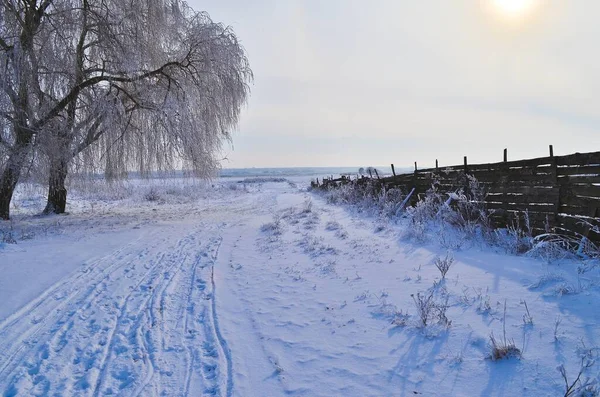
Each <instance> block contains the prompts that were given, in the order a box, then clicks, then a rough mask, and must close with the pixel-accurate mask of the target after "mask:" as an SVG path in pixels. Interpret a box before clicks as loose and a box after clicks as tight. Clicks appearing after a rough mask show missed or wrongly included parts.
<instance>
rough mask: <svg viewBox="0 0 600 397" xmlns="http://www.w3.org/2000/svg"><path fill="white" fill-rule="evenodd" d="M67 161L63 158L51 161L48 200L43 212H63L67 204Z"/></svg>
mask: <svg viewBox="0 0 600 397" xmlns="http://www.w3.org/2000/svg"><path fill="white" fill-rule="evenodd" d="M68 168H69V165H68V162H67V161H66V160H64V159H59V160H55V161H52V164H51V165H50V177H49V181H48V201H47V203H46V208H45V209H44V214H64V213H65V208H66V206H67V189H66V188H65V179H67V172H68Z"/></svg>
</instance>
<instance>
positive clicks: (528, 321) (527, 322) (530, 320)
mask: <svg viewBox="0 0 600 397" xmlns="http://www.w3.org/2000/svg"><path fill="white" fill-rule="evenodd" d="M522 303H523V304H524V305H525V314H523V324H524V325H533V317H531V313H529V307H527V302H526V301H523V302H522Z"/></svg>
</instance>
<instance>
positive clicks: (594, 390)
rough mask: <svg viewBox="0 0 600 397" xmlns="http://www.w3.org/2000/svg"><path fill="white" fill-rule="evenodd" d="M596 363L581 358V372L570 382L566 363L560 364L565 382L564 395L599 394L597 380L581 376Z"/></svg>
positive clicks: (559, 370)
mask: <svg viewBox="0 0 600 397" xmlns="http://www.w3.org/2000/svg"><path fill="white" fill-rule="evenodd" d="M594 364H595V361H594V360H586V359H585V358H582V359H581V366H580V368H579V373H578V374H577V377H576V378H575V380H574V381H573V382H569V378H568V376H567V370H566V369H565V366H564V365H562V364H561V365H559V366H558V368H557V369H558V372H560V375H561V376H562V378H563V381H564V382H565V394H564V397H570V396H590V397H592V396H598V395H600V390H599V389H598V385H597V382H596V381H595V380H592V379H589V378H588V379H585V380H582V379H581V376H582V375H583V374H584V373H585V372H586V370H587V369H588V368H590V367H592V366H593V365H594Z"/></svg>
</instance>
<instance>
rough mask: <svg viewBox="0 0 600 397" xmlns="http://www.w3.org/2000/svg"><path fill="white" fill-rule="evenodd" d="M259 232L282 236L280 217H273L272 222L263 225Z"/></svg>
mask: <svg viewBox="0 0 600 397" xmlns="http://www.w3.org/2000/svg"><path fill="white" fill-rule="evenodd" d="M260 231H261V232H263V233H270V234H272V235H274V236H279V235H281V234H283V225H282V223H281V217H280V216H279V215H273V222H269V223H265V224H263V225H262V226H261V227H260Z"/></svg>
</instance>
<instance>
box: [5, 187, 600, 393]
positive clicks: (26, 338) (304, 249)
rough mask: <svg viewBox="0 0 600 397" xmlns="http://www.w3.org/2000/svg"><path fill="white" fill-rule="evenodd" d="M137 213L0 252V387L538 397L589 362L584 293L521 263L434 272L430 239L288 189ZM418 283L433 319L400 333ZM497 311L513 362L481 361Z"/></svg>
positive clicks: (112, 214)
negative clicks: (441, 311) (432, 294)
mask: <svg viewBox="0 0 600 397" xmlns="http://www.w3.org/2000/svg"><path fill="white" fill-rule="evenodd" d="M144 206H146V207H144ZM140 207H144V208H136V207H135V206H134V207H131V206H130V207H127V208H125V209H119V208H116V207H115V208H111V209H110V210H107V211H106V213H104V215H103V216H101V217H99V216H98V214H97V213H96V214H94V216H92V215H90V214H87V213H86V212H85V211H81V212H77V213H74V214H72V215H70V216H68V217H65V218H64V219H66V220H67V221H68V222H69V224H68V225H67V224H66V225H64V226H63V231H62V232H61V234H60V235H57V236H54V235H50V236H46V237H39V238H36V239H33V240H31V241H23V242H20V243H19V244H17V245H16V246H18V249H17V248H13V247H12V246H5V247H4V248H3V249H2V248H0V270H1V271H2V275H0V287H1V288H2V289H3V290H0V297H4V298H6V299H5V301H6V302H8V303H7V305H3V306H4V307H2V308H0V391H1V392H2V393H3V394H2V395H3V396H5V397H7V396H17V395H18V396H20V395H23V396H30V395H52V396H54V395H65V396H104V395H125V396H137V395H140V396H146V395H148V396H159V395H160V396H188V395H189V396H198V395H222V396H281V395H302V396H403V395H415V394H423V395H464V396H471V395H486V396H489V395H507V396H508V395H553V394H556V392H557V391H560V390H561V387H563V386H562V383H561V382H562V379H560V377H559V375H558V372H557V371H556V366H557V365H558V364H560V363H565V364H566V366H567V368H568V370H569V371H570V372H569V373H572V374H573V375H576V372H577V370H578V368H577V367H576V365H577V363H578V362H579V361H580V356H581V354H583V353H582V352H581V350H582V349H583V348H582V347H581V346H580V344H583V347H585V348H586V349H587V350H586V351H587V353H586V354H589V355H594V354H597V351H596V350H593V349H594V348H595V346H597V345H598V343H599V342H598V340H597V338H598V336H599V331H598V328H597V325H598V324H599V323H600V315H599V314H598V312H597V311H595V310H593V305H594V300H595V299H596V298H597V297H598V292H597V289H590V290H588V291H587V292H586V294H582V295H583V296H582V295H575V296H573V297H562V298H560V297H557V296H551V294H550V292H551V291H553V289H552V288H554V287H556V284H557V283H559V282H561V280H563V281H564V278H563V279H560V277H563V276H561V275H560V272H559V270H557V269H548V268H547V265H543V264H542V263H541V262H539V261H536V260H533V259H528V258H523V257H510V256H507V255H504V254H498V253H494V252H492V251H491V250H489V249H483V250H482V249H478V248H469V249H464V250H462V251H460V252H456V253H455V258H456V262H455V264H454V265H453V267H452V268H451V270H450V271H449V274H448V276H447V280H444V281H440V280H439V273H437V269H435V268H434V267H433V265H432V261H433V260H434V258H435V257H436V256H438V255H440V254H442V253H445V249H442V248H439V249H438V248H435V245H434V246H432V245H431V244H430V245H414V244H412V243H409V242H406V241H403V240H402V239H399V238H398V231H397V230H396V228H395V226H393V225H382V224H381V223H378V222H377V221H376V220H374V219H367V218H364V217H361V216H357V215H355V214H352V213H350V212H348V211H347V210H346V209H344V208H340V207H334V206H330V205H328V204H326V203H325V202H324V200H322V199H320V198H318V197H314V196H312V195H310V194H309V193H306V192H303V191H300V190H298V189H297V188H296V187H294V186H293V185H292V184H288V183H265V184H261V185H252V186H251V187H250V188H249V189H245V190H241V189H238V190H235V189H230V190H228V189H221V190H219V191H218V192H217V193H215V195H211V196H206V197H203V198H200V199H198V200H194V201H192V202H189V203H185V204H180V205H167V204H160V203H141V204H140ZM40 222H43V221H40ZM115 236H116V237H115ZM70 242H71V243H72V246H71V248H68V247H67V248H65V247H64V245H65V244H69V243H70ZM53 245H54V246H57V245H60V246H62V247H63V248H61V254H60V256H59V255H55V256H53V255H51V254H49V253H48V250H51V249H52V246H53ZM81 247H85V248H84V251H83V252H82V248H81ZM545 266H546V267H545ZM12 267H15V268H18V269H13V270H11V268H12ZM54 267H55V268H56V269H54V271H51V272H48V273H47V274H46V273H44V272H45V269H46V268H54ZM548 274H554V275H555V277H554V278H552V277H548V276H545V275H548ZM436 283H437V284H436ZM432 284H433V286H432ZM432 288H434V289H435V291H436V294H437V293H438V292H439V293H440V294H441V296H444V297H445V299H447V303H448V308H447V316H448V318H449V319H450V321H451V322H452V324H451V325H450V326H449V327H440V326H432V327H428V328H427V329H423V328H422V327H419V326H417V321H416V314H415V307H414V303H413V300H412V295H416V294H417V293H418V292H422V291H426V290H431V289H432ZM7 291H8V292H7ZM10 291H12V292H10ZM19 291H25V292H23V293H20V292H19ZM436 296H437V295H436ZM11 299H12V300H11ZM568 299H571V301H569V300H568ZM505 300H506V301H507V307H508V315H507V317H506V319H505V320H504V318H503V313H502V310H501V303H502V304H503V303H504V301H505ZM522 302H527V304H528V310H529V311H531V313H532V316H533V318H534V322H533V323H532V324H524V323H523V321H522V319H521V317H522V316H523V313H524V308H523V305H522ZM557 315H561V316H562V317H563V322H562V324H563V325H562V326H561V327H562V328H561V329H559V331H557V332H559V334H560V335H558V337H559V338H561V340H559V342H556V340H555V336H556V332H555V331H554V330H553V328H554V327H555V324H554V319H555V318H556V316H557ZM503 321H505V322H506V324H505V325H506V328H507V330H508V333H509V337H510V338H511V339H515V340H516V343H517V344H518V345H519V347H520V348H522V350H523V359H521V360H520V361H519V360H510V361H506V362H492V361H490V360H488V359H486V356H487V355H489V346H488V344H487V341H488V338H489V334H490V332H491V331H493V332H495V333H496V334H498V333H501V331H502V327H503V324H502V322H503ZM467 385H468V386H467Z"/></svg>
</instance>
